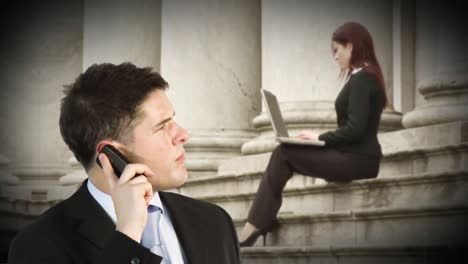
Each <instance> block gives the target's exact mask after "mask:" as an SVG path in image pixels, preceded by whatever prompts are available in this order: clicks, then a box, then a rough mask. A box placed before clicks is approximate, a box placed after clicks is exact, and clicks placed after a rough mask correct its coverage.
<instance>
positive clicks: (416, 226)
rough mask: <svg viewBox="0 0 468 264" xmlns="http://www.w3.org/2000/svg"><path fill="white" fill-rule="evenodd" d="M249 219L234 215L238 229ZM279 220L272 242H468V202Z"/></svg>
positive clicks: (367, 243) (432, 243)
mask: <svg viewBox="0 0 468 264" xmlns="http://www.w3.org/2000/svg"><path fill="white" fill-rule="evenodd" d="M244 222H245V219H235V220H234V223H235V225H236V229H237V231H240V229H241V228H242V226H243V224H244ZM278 222H279V225H280V226H279V228H277V229H275V230H273V232H271V233H270V234H269V235H268V236H267V239H266V244H267V245H269V246H302V245H307V246H329V245H335V246H343V245H351V244H352V245H358V246H368V245H373V246H398V245H412V246H419V245H440V244H444V245H464V246H468V240H467V237H468V229H467V225H468V205H466V204H463V205H453V206H438V207H419V208H397V209H372V210H368V209H363V210H348V211H340V212H331V213H315V214H307V215H305V214H304V215H279V216H278ZM258 244H259V242H258V241H257V244H256V245H258Z"/></svg>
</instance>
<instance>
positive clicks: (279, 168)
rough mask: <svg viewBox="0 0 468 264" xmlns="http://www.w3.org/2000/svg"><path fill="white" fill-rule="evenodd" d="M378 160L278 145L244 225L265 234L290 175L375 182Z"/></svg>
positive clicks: (369, 157) (318, 149)
mask: <svg viewBox="0 0 468 264" xmlns="http://www.w3.org/2000/svg"><path fill="white" fill-rule="evenodd" d="M379 167H380V157H371V156H364V155H358V154H353V153H345V152H341V151H338V150H335V149H331V148H321V147H314V146H304V145H293V144H280V145H278V146H277V147H276V149H275V150H274V151H273V153H272V154H271V158H270V161H269V163H268V166H267V168H266V171H265V174H264V175H263V178H262V180H261V182H260V185H259V187H258V191H257V194H256V196H255V199H254V201H253V204H252V207H251V208H250V212H249V216H248V218H247V221H248V222H249V223H251V224H253V225H254V226H255V227H257V228H260V229H266V230H268V229H269V228H271V227H272V226H273V224H274V223H275V221H276V214H277V213H278V211H279V209H280V207H281V202H282V192H283V188H284V186H285V185H286V182H287V181H288V180H289V179H290V178H291V177H292V174H293V172H297V173H299V174H303V175H307V176H311V177H316V178H322V179H325V180H327V181H351V180H357V179H368V178H375V177H377V174H378V172H379Z"/></svg>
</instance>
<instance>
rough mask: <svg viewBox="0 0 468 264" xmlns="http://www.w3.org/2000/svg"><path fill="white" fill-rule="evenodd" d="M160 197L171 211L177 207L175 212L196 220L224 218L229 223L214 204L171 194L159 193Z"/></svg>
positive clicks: (227, 216) (222, 211) (227, 217)
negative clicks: (171, 208) (181, 212)
mask: <svg viewBox="0 0 468 264" xmlns="http://www.w3.org/2000/svg"><path fill="white" fill-rule="evenodd" d="M160 196H161V197H162V199H163V201H164V202H165V203H166V204H168V205H169V206H170V207H173V209H175V208H174V207H177V210H178V211H183V212H184V214H187V215H190V216H193V217H196V218H204V217H207V218H211V219H212V218H225V219H226V220H229V221H231V217H230V216H229V214H228V213H227V212H226V211H225V210H224V209H223V208H222V207H220V206H218V205H216V204H212V203H209V202H205V201H202V200H198V199H194V198H191V197H188V196H185V195H181V194H177V193H172V192H160Z"/></svg>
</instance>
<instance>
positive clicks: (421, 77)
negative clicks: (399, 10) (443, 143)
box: [403, 1, 468, 128]
mask: <svg viewBox="0 0 468 264" xmlns="http://www.w3.org/2000/svg"><path fill="white" fill-rule="evenodd" d="M465 10H466V9H465V8H463V7H462V4H461V3H458V4H457V2H454V3H452V4H447V3H446V2H441V1H417V3H416V31H417V33H418V34H416V49H415V50H416V62H415V63H416V90H415V97H416V102H415V103H416V107H415V108H414V110H413V111H411V112H409V113H407V114H406V115H405V116H404V117H403V125H404V126H405V127H406V128H413V127H421V126H428V125H435V124H441V123H448V122H454V121H461V120H468V89H467V87H468V52H466V43H467V41H468V28H467V27H466V26H464V25H465V23H464V22H465V20H466V19H465V16H466V14H465V13H466V12H465Z"/></svg>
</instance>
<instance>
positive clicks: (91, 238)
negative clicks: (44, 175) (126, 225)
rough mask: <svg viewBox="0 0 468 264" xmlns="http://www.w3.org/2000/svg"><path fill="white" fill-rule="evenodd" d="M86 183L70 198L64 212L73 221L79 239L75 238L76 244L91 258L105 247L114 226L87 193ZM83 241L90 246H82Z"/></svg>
mask: <svg viewBox="0 0 468 264" xmlns="http://www.w3.org/2000/svg"><path fill="white" fill-rule="evenodd" d="M87 181H88V180H85V181H84V182H83V183H82V184H81V186H80V188H79V189H78V191H77V192H76V193H75V194H73V196H72V197H70V200H69V204H68V206H67V207H66V210H67V214H68V215H69V216H70V217H71V218H72V219H73V220H74V221H75V226H76V231H77V233H78V234H79V236H80V238H81V239H78V238H77V239H78V240H79V241H77V244H79V246H80V247H81V248H83V250H86V251H90V252H88V253H89V255H90V256H93V255H95V254H96V253H97V252H98V250H99V249H102V248H103V247H104V246H105V245H106V243H107V242H108V239H109V238H110V237H111V235H112V233H113V232H114V231H115V224H114V222H112V220H111V218H110V217H109V216H108V215H107V213H106V212H105V211H104V209H103V208H102V207H101V206H100V205H99V204H98V203H97V201H96V200H95V199H94V198H93V197H92V196H91V194H90V193H89V191H88V188H87ZM83 239H84V240H85V241H87V242H88V243H90V244H91V245H83V243H82V241H83Z"/></svg>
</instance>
